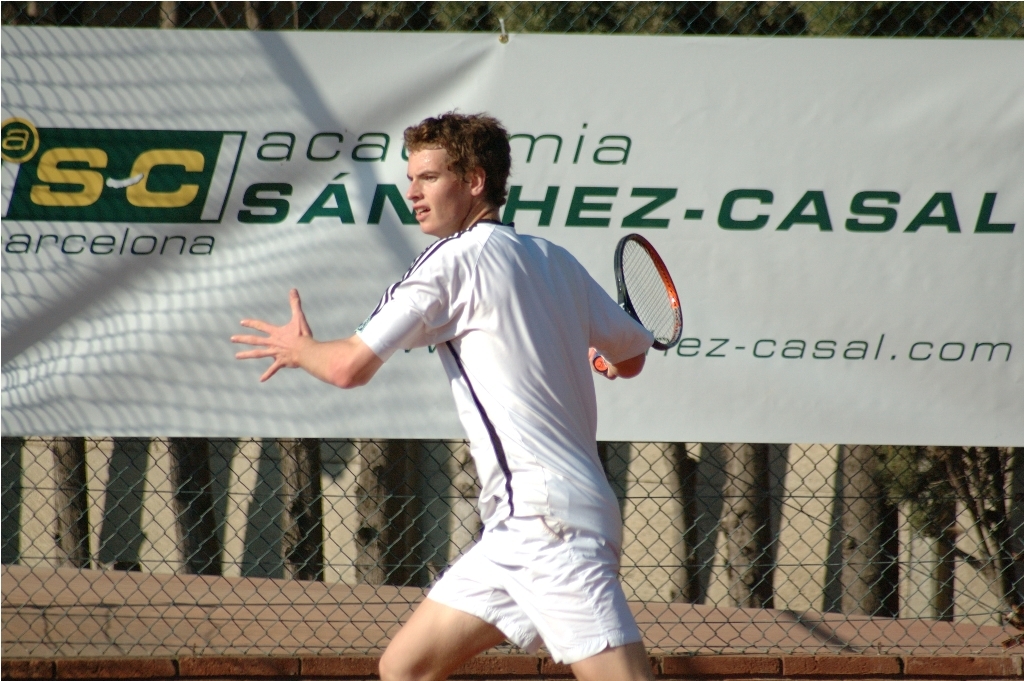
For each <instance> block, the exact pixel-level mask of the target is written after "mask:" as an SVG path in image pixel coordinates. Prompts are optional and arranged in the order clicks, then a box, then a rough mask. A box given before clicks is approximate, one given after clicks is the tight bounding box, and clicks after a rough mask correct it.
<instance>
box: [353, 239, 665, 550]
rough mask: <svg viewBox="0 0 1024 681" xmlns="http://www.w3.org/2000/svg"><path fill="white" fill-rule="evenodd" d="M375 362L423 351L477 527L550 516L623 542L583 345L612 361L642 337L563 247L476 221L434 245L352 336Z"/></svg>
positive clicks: (627, 354) (643, 341) (643, 346)
mask: <svg viewBox="0 0 1024 681" xmlns="http://www.w3.org/2000/svg"><path fill="white" fill-rule="evenodd" d="M357 333H358V334H359V336H360V338H361V339H362V340H363V342H365V343H366V344H367V345H368V346H369V347H370V349H371V350H373V352H374V353H376V354H377V356H379V357H380V358H381V359H382V360H387V359H388V358H389V357H390V356H391V355H392V354H393V353H394V352H395V351H396V350H399V349H409V348H413V347H422V346H425V345H434V346H436V347H437V352H438V354H439V355H440V356H441V361H442V363H443V365H444V368H445V371H446V372H447V374H448V378H449V380H450V382H451V386H452V393H453V394H454V396H455V404H456V406H457V408H458V412H459V418H460V420H461V421H462V424H463V427H464V428H465V429H466V434H467V436H468V437H469V441H470V452H471V453H472V455H473V460H474V461H475V463H476V469H477V474H478V476H479V478H480V500H479V508H480V515H481V518H482V520H483V523H484V527H485V529H487V528H491V527H493V526H494V525H496V524H497V523H499V522H501V521H502V520H503V519H505V518H507V517H509V516H513V515H514V516H537V515H539V516H548V517H554V518H557V519H558V520H560V521H562V522H563V523H564V524H565V525H567V526H569V527H576V528H581V529H585V530H590V531H591V532H596V533H598V534H600V535H601V536H603V537H606V538H607V539H609V540H610V541H612V542H614V543H615V545H616V546H621V537H622V519H621V516H620V513H619V507H618V503H617V501H616V499H615V495H614V493H613V492H612V489H611V486H610V485H609V484H608V481H607V478H606V477H605V475H604V472H603V469H602V467H601V462H600V460H599V458H598V455H597V443H596V440H595V438H596V433H597V402H596V398H595V395H594V381H593V376H592V374H591V369H590V363H589V360H588V358H587V351H588V349H589V347H590V346H593V347H595V348H597V349H598V350H599V351H600V352H601V353H602V354H603V355H604V356H605V357H606V358H607V359H608V360H609V361H611V362H612V363H615V362H619V361H622V360H625V359H629V358H631V357H635V356H637V355H639V354H642V353H643V352H645V351H646V350H647V349H648V348H649V347H650V345H651V343H652V342H653V336H652V335H651V333H650V332H649V331H647V330H646V329H644V328H643V327H642V326H641V325H640V324H638V323H637V322H636V321H634V320H633V319H632V318H631V317H630V316H629V315H627V314H626V313H625V312H623V311H622V310H621V309H620V308H619V306H618V305H616V304H615V301H613V300H612V299H611V298H610V297H609V296H608V294H607V293H606V292H605V291H604V289H602V288H601V286H600V285H599V284H598V283H597V282H596V281H594V279H593V278H592V277H591V276H590V275H589V274H588V273H587V271H586V270H585V269H584V268H583V266H582V265H580V264H579V262H578V261H577V260H576V259H575V258H574V257H573V256H572V255H571V254H570V253H569V252H568V251H566V250H565V249H564V248H561V247H559V246H556V245H554V244H552V243H551V242H549V241H546V240H545V239H540V238H536V237H530V236H523V235H521V234H517V233H516V232H515V230H514V229H513V227H512V226H508V225H502V224H500V223H497V222H490V221H482V222H478V223H477V224H476V225H474V226H473V227H471V228H469V229H467V230H464V231H461V232H458V233H457V234H455V235H453V236H450V237H448V238H445V239H441V240H439V241H437V242H436V243H434V244H432V245H431V246H430V247H428V248H427V249H426V250H424V251H423V253H421V254H420V256H419V257H418V258H417V259H416V261H415V262H414V263H413V265H412V267H411V268H410V269H409V271H408V272H407V273H406V274H405V276H404V277H403V278H402V279H401V281H399V282H397V283H395V284H394V285H393V286H391V287H390V288H389V289H388V291H387V292H386V293H385V294H384V297H383V298H382V299H381V302H380V304H379V305H378V306H377V309H376V310H374V312H373V313H372V314H371V315H370V317H369V318H368V319H367V320H366V321H365V322H363V324H362V325H361V326H360V327H359V330H358V332H357Z"/></svg>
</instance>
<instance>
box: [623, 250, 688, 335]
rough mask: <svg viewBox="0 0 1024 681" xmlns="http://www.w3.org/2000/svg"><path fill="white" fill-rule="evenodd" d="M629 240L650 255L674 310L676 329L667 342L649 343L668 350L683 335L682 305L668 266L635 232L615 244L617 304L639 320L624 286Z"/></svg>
mask: <svg viewBox="0 0 1024 681" xmlns="http://www.w3.org/2000/svg"><path fill="white" fill-rule="evenodd" d="M630 241H632V242H635V243H636V244H637V245H638V246H640V247H641V248H643V249H644V250H645V251H646V252H647V255H648V256H650V258H651V262H653V263H654V268H655V269H656V270H657V271H658V276H660V277H661V283H662V284H664V285H665V292H666V293H667V294H668V300H669V304H670V305H671V306H672V308H673V309H674V310H675V312H676V320H677V323H676V329H675V333H674V334H673V335H672V338H670V339H669V342H668V343H663V342H661V341H659V340H657V339H655V340H654V343H653V344H652V345H651V347H652V348H654V349H655V350H668V349H669V348H671V347H673V346H674V345H675V344H676V343H678V342H679V339H680V338H681V337H682V335H683V313H682V306H681V305H680V303H679V293H678V292H677V291H676V285H675V283H674V282H673V281H672V275H670V274H669V272H668V267H666V266H665V261H664V260H662V259H661V256H660V255H658V251H656V250H655V248H654V246H652V245H651V242H650V241H648V240H647V239H645V238H644V237H642V236H640V235H639V234H636V233H635V232H634V233H633V234H627V235H626V236H624V237H622V238H621V239H619V243H618V244H616V246H615V258H614V262H613V265H614V268H615V287H616V288H617V289H618V294H619V306H620V307H622V309H623V310H624V311H625V312H626V314H628V315H629V316H630V317H632V318H633V319H635V320H636V321H638V322H640V324H641V325H642V324H643V322H641V321H640V315H638V314H637V313H636V309H635V308H634V307H633V301H632V300H630V298H629V290H628V289H627V288H626V276H625V274H624V273H623V271H622V254H623V252H624V251H625V250H626V244H628V243H629V242H630Z"/></svg>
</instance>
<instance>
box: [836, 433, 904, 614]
mask: <svg viewBox="0 0 1024 681" xmlns="http://www.w3.org/2000/svg"><path fill="white" fill-rule="evenodd" d="M840 458H841V459H842V463H841V466H842V480H843V486H842V494H841V498H840V503H841V509H840V529H841V533H842V537H841V540H840V541H841V549H842V565H841V567H840V574H839V583H840V585H841V588H842V595H841V598H840V609H841V611H842V612H844V613H846V614H851V615H870V616H876V615H882V616H894V615H895V614H896V611H897V610H898V608H897V607H894V605H893V599H894V594H895V593H896V586H895V583H894V582H895V577H894V574H893V572H894V569H895V563H894V561H893V557H894V556H895V554H896V552H897V550H898V547H896V546H893V545H892V543H893V541H894V537H895V534H896V529H895V522H894V518H893V517H892V516H893V509H892V508H891V506H890V505H889V503H888V502H887V500H886V498H885V495H884V494H883V492H882V488H881V485H880V484H879V481H878V477H879V476H878V474H879V459H878V456H877V453H876V451H875V447H869V446H865V445H856V446H848V445H843V446H842V447H841V450H840Z"/></svg>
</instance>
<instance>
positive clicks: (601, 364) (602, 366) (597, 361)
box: [594, 355, 608, 374]
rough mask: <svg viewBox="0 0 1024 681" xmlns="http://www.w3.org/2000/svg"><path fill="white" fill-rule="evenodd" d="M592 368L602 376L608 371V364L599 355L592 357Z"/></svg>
mask: <svg viewBox="0 0 1024 681" xmlns="http://www.w3.org/2000/svg"><path fill="white" fill-rule="evenodd" d="M594 368H595V369H597V371H598V372H599V373H602V374H603V373H605V372H606V371H608V362H606V361H605V359H604V357H602V356H601V355H594Z"/></svg>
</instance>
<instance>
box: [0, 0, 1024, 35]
mask: <svg viewBox="0 0 1024 681" xmlns="http://www.w3.org/2000/svg"><path fill="white" fill-rule="evenodd" d="M3 23H5V24H21V25H33V24H41V25H58V26H108V27H110V26H117V27H138V28H141V27H149V28H155V27H163V28H174V27H180V28H200V29H224V28H229V29H298V30H308V29H312V30H365V31H381V30H382V31H499V30H501V29H502V26H504V29H505V30H507V31H511V32H522V31H528V32H549V33H619V34H680V33H686V34H695V35H786V36H791V35H822V36H876V37H883V36H905V37H916V36H934V37H982V38H994V37H1018V38H1019V37H1021V36H1024V3H1021V2H5V3H4V4H3Z"/></svg>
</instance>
